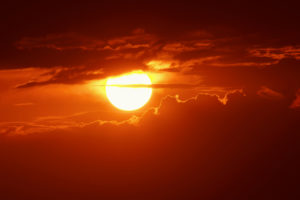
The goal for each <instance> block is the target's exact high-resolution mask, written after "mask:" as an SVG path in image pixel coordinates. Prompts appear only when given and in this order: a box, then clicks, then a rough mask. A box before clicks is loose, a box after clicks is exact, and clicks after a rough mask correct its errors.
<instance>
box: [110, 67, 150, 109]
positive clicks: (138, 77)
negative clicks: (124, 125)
mask: <svg viewBox="0 0 300 200" xmlns="http://www.w3.org/2000/svg"><path fill="white" fill-rule="evenodd" d="M148 85H149V86H150V85H151V79H150V78H149V76H148V75H147V74H146V73H144V72H142V71H136V72H132V73H130V74H124V75H121V76H119V77H112V78H109V79H108V80H107V82H106V86H105V90H106V96H107V98H108V100H109V101H110V102H111V103H112V104H113V105H114V106H115V107H117V108H118V109H121V110H125V111H133V110H137V109H139V108H141V107H143V106H144V105H145V104H146V103H147V102H148V101H149V100H150V98H151V95H152V88H151V87H149V86H148ZM143 86H144V87H143Z"/></svg>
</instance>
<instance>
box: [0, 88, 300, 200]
mask: <svg viewBox="0 0 300 200" xmlns="http://www.w3.org/2000/svg"><path fill="white" fill-rule="evenodd" d="M299 119H300V116H299V110H295V109H290V108H289V105H288V104H286V102H285V101H282V100H279V101H278V100H274V99H269V98H262V97H260V96H257V95H255V96H244V95H242V94H241V93H232V94H230V95H229V96H228V102H227V104H226V105H224V104H222V103H221V102H220V101H219V100H218V98H217V97H216V96H210V95H198V96H197V97H196V98H192V99H189V100H186V101H181V100H179V99H178V98H176V97H171V96H169V97H166V98H165V99H164V100H163V101H162V102H161V105H160V106H159V108H158V109H152V110H149V111H148V112H146V113H145V114H144V115H143V116H141V118H139V119H138V118H136V119H135V120H133V121H135V122H134V123H132V122H133V121H131V123H119V124H116V123H101V122H100V121H95V122H91V123H85V124H84V125H82V126H73V125H70V124H68V128H61V129H52V130H46V129H44V130H42V128H43V127H41V126H39V127H35V128H37V129H36V130H37V132H39V133H37V132H36V133H35V134H30V135H25V136H11V137H7V136H9V135H7V136H5V137H3V135H2V137H1V145H0V149H1V151H0V155H1V156H0V158H1V163H2V164H1V172H0V173H1V177H2V181H1V187H0V190H1V198H3V199H16V198H22V199H32V198H44V199H53V198H55V199H68V198H72V199H82V198H88V199H99V198H102V199H184V198H188V199H199V198H204V199H220V198H222V199H242V198H244V197H253V198H255V199H293V198H294V197H295V195H296V194H297V186H298V185H297V177H298V175H299V171H298V167H299V166H298V165H297V164H296V163H297V159H298V156H297V155H298V154H299V150H298V148H297V147H298V145H299V142H298V141H299V136H298V132H299V126H298V122H299ZM45 120H46V119H45ZM52 120H53V119H52ZM61 120H63V119H61ZM137 122H138V123H137ZM54 124H55V123H54ZM19 125H20V124H19ZM48 126H49V124H48ZM29 128H33V127H29ZM18 130H19V131H21V132H22V131H24V130H25V129H24V128H23V129H21V128H19V129H18ZM31 130H33V129H31ZM21 132H20V133H21ZM29 132H30V131H29ZM23 133H24V132H23ZM31 133H33V132H31ZM7 134H8V133H7ZM12 191H18V192H12ZM47 191H51V192H50V193H49V192H47Z"/></svg>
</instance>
